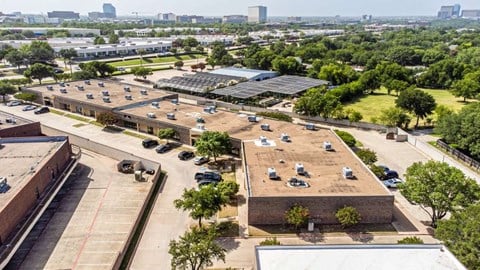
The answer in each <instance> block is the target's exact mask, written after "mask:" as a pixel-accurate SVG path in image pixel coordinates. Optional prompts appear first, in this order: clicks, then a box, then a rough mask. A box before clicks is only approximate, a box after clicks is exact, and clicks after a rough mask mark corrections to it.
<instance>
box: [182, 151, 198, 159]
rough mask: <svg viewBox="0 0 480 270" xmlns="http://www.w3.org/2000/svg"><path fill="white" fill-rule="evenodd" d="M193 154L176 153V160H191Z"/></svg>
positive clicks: (190, 152)
mask: <svg viewBox="0 0 480 270" xmlns="http://www.w3.org/2000/svg"><path fill="white" fill-rule="evenodd" d="M194 155H195V154H193V152H192V151H182V152H180V153H178V158H179V159H180V160H187V159H191V158H193V156H194Z"/></svg>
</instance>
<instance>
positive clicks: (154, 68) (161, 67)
mask: <svg viewBox="0 0 480 270" xmlns="http://www.w3.org/2000/svg"><path fill="white" fill-rule="evenodd" d="M147 68H149V69H151V70H152V71H162V70H169V69H172V67H166V66H155V67H147ZM127 74H132V71H131V70H129V71H115V72H113V74H112V76H120V75H127Z"/></svg>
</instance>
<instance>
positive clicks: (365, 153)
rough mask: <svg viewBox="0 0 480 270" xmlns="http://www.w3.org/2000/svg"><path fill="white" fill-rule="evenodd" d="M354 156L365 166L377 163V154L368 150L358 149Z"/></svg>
mask: <svg viewBox="0 0 480 270" xmlns="http://www.w3.org/2000/svg"><path fill="white" fill-rule="evenodd" d="M356 154H357V156H358V157H359V158H360V159H361V160H362V161H363V163H365V164H366V165H372V164H373V163H375V162H377V154H376V153H375V152H374V151H372V150H370V149H360V150H358V151H357V152H356Z"/></svg>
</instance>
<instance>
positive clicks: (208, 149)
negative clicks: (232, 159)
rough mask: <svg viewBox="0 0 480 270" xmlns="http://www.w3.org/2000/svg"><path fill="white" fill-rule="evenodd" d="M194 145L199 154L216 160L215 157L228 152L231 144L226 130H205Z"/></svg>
mask: <svg viewBox="0 0 480 270" xmlns="http://www.w3.org/2000/svg"><path fill="white" fill-rule="evenodd" d="M195 147H197V151H198V153H199V154H200V155H206V156H209V157H213V159H214V161H215V162H216V161H217V157H218V156H220V155H223V154H227V153H230V151H231V149H232V146H231V142H230V137H229V136H228V133H226V132H217V131H205V132H203V133H202V135H201V136H200V138H198V140H197V141H196V142H195Z"/></svg>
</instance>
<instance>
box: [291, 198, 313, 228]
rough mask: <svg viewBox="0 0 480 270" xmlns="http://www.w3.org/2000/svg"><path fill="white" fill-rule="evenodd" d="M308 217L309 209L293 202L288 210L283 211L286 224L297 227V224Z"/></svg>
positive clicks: (303, 222) (299, 224) (304, 222)
mask: <svg viewBox="0 0 480 270" xmlns="http://www.w3.org/2000/svg"><path fill="white" fill-rule="evenodd" d="M309 217H310V211H309V210H308V208H306V207H304V206H301V205H298V204H295V205H293V206H292V207H290V209H288V211H286V212H285V220H286V221H287V223H288V224H291V225H293V226H295V229H298V227H299V226H301V225H304V224H306V223H307V222H308V219H309Z"/></svg>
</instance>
